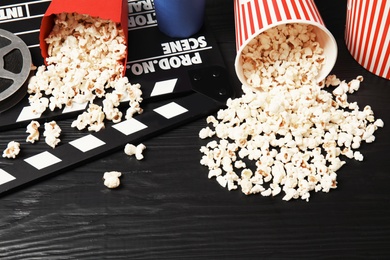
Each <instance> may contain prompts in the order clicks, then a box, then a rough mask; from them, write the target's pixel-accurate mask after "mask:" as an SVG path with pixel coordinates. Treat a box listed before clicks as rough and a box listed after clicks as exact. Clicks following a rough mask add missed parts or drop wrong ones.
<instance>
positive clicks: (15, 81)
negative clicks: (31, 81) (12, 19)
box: [0, 29, 32, 113]
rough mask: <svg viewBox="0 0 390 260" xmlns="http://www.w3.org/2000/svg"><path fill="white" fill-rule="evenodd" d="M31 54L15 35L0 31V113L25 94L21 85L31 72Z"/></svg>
mask: <svg viewBox="0 0 390 260" xmlns="http://www.w3.org/2000/svg"><path fill="white" fill-rule="evenodd" d="M31 65H32V61H31V53H30V51H29V49H28V47H27V45H26V44H25V43H24V42H23V41H22V40H21V39H20V38H19V37H18V36H16V35H14V34H12V33H10V32H8V31H5V30H2V29H0V113H1V112H3V111H5V110H7V109H9V108H10V107H12V106H13V105H15V104H16V103H18V102H19V101H20V100H21V99H22V98H23V97H24V96H25V94H26V91H25V89H24V88H22V87H23V85H24V84H25V83H26V80H27V78H28V77H29V75H30V71H31Z"/></svg>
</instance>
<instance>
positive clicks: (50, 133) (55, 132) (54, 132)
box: [43, 121, 61, 148]
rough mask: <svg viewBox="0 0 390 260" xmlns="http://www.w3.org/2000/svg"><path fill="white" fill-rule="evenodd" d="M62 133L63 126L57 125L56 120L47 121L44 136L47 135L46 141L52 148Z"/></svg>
mask: <svg viewBox="0 0 390 260" xmlns="http://www.w3.org/2000/svg"><path fill="white" fill-rule="evenodd" d="M60 134H61V128H60V127H59V126H58V125H57V123H56V122H55V121H51V122H49V123H45V131H44V132H43V136H44V137H45V142H46V143H47V144H48V145H49V146H50V147H52V148H55V147H56V146H57V144H58V143H59V142H61V140H60V139H59V138H58V137H60Z"/></svg>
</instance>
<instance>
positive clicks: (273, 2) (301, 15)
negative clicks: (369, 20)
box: [234, 0, 337, 85]
mask: <svg viewBox="0 0 390 260" xmlns="http://www.w3.org/2000/svg"><path fill="white" fill-rule="evenodd" d="M234 15H235V26H236V47H237V56H236V60H235V69H236V73H237V76H238V78H239V80H240V81H241V83H242V84H244V85H246V79H245V77H244V74H243V70H242V58H241V52H242V50H243V49H244V48H245V46H246V45H247V44H248V43H249V42H250V41H251V40H252V39H253V38H255V37H256V36H257V35H259V34H260V33H262V32H264V31H266V30H268V29H270V28H272V27H275V26H278V25H281V24H289V23H302V24H310V25H312V26H314V32H315V33H316V35H317V41H318V42H319V43H320V45H321V47H322V48H323V49H324V56H325V63H324V64H323V66H322V68H321V71H320V72H319V74H318V75H317V77H316V78H317V79H318V81H321V80H323V79H325V78H326V76H328V74H329V72H330V71H331V70H332V69H333V66H334V64H335V63H336V59H337V43H336V40H335V39H334V37H333V35H332V33H331V32H330V31H329V30H328V29H327V28H326V27H325V24H324V22H323V20H322V18H321V15H320V14H319V12H318V9H317V6H316V5H315V3H314V0H235V2H234Z"/></svg>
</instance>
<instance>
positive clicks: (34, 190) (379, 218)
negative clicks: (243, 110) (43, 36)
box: [0, 0, 390, 260]
mask: <svg viewBox="0 0 390 260" xmlns="http://www.w3.org/2000/svg"><path fill="white" fill-rule="evenodd" d="M346 2H347V1H346V0H328V1H324V0H317V1H316V3H317V6H318V8H319V10H320V12H321V14H322V17H323V19H324V21H325V23H326V25H327V27H328V28H329V30H330V31H331V32H332V33H333V35H334V36H335V38H336V40H337V42H338V46H339V56H338V60H337V63H336V65H335V67H334V70H333V72H332V73H335V74H336V75H337V76H338V77H340V78H341V79H346V80H350V79H353V78H355V77H356V76H357V75H363V76H364V78H365V80H364V82H363V84H362V86H361V88H360V90H359V91H358V92H357V93H355V94H353V95H352V96H351V97H350V99H351V100H356V101H358V103H359V105H360V106H361V107H363V106H364V105H365V104H369V105H371V107H372V109H373V110H374V112H375V116H376V117H377V118H382V119H383V121H384V122H385V127H384V128H383V129H380V130H378V131H377V133H376V141H375V142H374V143H372V144H365V145H363V146H362V147H361V149H360V151H361V152H362V153H363V155H364V156H365V159H364V161H363V162H356V161H350V160H348V162H347V164H346V165H345V166H343V168H342V169H341V170H340V171H338V184H339V187H338V188H337V189H336V190H332V191H331V192H330V193H327V194H326V193H315V194H312V197H311V199H310V202H305V201H301V200H297V201H290V202H284V201H282V200H281V195H279V196H276V197H262V196H259V195H254V196H245V195H243V194H242V193H241V192H240V191H231V192H229V191H227V190H226V189H223V188H222V187H220V186H219V184H218V183H217V182H216V181H215V180H214V179H213V180H209V179H208V178H207V169H206V168H205V167H203V166H201V165H200V163H199V161H200V158H201V154H200V152H199V148H200V146H201V145H204V144H205V141H203V140H200V139H199V138H198V133H199V130H200V129H201V128H203V127H204V126H206V122H205V119H200V120H197V121H195V122H192V123H189V124H187V125H185V126H182V127H179V128H177V129H175V130H172V131H170V132H167V133H165V134H162V135H160V136H157V137H155V138H152V139H149V140H147V141H145V142H144V144H145V145H146V146H147V150H146V151H145V152H144V156H145V159H144V160H142V161H137V160H136V159H135V158H129V157H128V156H127V155H125V154H124V153H123V152H122V151H120V152H117V153H113V154H111V155H109V156H106V157H104V158H102V159H100V160H97V161H95V162H92V163H88V164H85V165H82V166H80V167H78V168H76V169H73V170H70V171H68V172H65V173H62V174H59V175H56V176H53V177H51V178H49V179H47V180H44V181H42V182H40V183H37V184H34V185H29V186H27V187H25V188H23V189H20V190H17V191H14V192H12V193H10V194H7V195H5V196H2V197H0V259H7V260H11V259H329V258H332V259H339V258H343V259H385V258H388V257H390V247H389V243H390V217H389V215H390V189H389V183H390V171H389V169H390V160H389V150H388V149H389V146H390V137H389V136H390V130H389V128H388V126H386V124H387V123H389V122H390V105H389V100H390V81H388V80H385V79H382V78H380V77H377V76H375V75H373V74H371V73H369V72H367V71H366V70H365V69H363V68H362V67H361V66H360V65H359V64H358V63H357V62H356V61H355V60H354V59H353V58H352V57H351V55H350V54H349V52H348V50H347V49H346V47H345V44H344V41H343V37H344V35H343V33H344V24H345V14H346ZM207 20H208V21H209V25H210V26H211V27H212V30H213V31H214V33H215V37H216V38H217V41H218V44H219V47H220V49H221V51H222V53H223V57H224V59H225V62H226V65H227V66H228V69H229V73H230V77H231V82H232V83H233V84H234V86H235V87H236V88H238V89H239V88H240V84H239V82H238V80H237V78H236V76H235V72H234V67H233V64H234V58H235V34H234V14H233V1H232V0H228V1H226V0H208V1H207ZM70 122H71V120H65V121H62V122H59V124H60V126H61V127H62V129H63V134H62V141H63V142H67V141H69V140H73V139H75V138H76V137H78V135H77V133H75V131H73V130H72V129H70V127H69V125H70ZM25 136H26V133H25V128H23V129H17V130H12V131H6V132H1V133H0V147H2V148H1V150H2V149H3V148H5V146H6V144H7V143H8V142H9V141H11V140H19V139H21V138H25ZM39 147H41V146H39V145H36V149H39ZM9 163H10V161H9V160H7V159H4V158H1V159H0V167H2V166H5V165H7V164H9ZM111 170H117V171H121V172H122V173H123V177H122V178H121V181H122V185H121V186H120V188H119V189H115V190H109V189H107V188H106V187H105V186H104V185H103V181H102V176H103V173H104V172H105V171H111Z"/></svg>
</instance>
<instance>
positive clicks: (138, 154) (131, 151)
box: [124, 144, 146, 161]
mask: <svg viewBox="0 0 390 260" xmlns="http://www.w3.org/2000/svg"><path fill="white" fill-rule="evenodd" d="M145 149H146V146H145V145H144V144H139V145H137V146H135V145H133V144H126V146H125V149H124V152H125V154H127V155H129V156H132V155H135V158H136V159H137V160H139V161H140V160H142V159H144V156H143V154H142V153H143V151H144V150H145Z"/></svg>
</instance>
